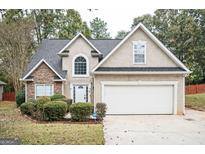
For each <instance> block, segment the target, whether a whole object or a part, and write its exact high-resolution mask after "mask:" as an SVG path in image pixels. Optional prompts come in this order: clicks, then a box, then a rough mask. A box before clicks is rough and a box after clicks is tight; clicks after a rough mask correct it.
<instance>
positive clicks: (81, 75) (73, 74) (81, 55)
mask: <svg viewBox="0 0 205 154" xmlns="http://www.w3.org/2000/svg"><path fill="white" fill-rule="evenodd" d="M78 57H83V58H85V60H86V74H75V60H76V58H78ZM72 76H73V77H88V76H89V61H88V58H87V56H85V55H83V54H78V55H76V56H75V57H74V58H73V62H72Z"/></svg>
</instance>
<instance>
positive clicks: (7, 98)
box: [3, 92, 16, 101]
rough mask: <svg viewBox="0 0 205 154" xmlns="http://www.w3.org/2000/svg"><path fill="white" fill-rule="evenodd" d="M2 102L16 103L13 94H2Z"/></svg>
mask: <svg viewBox="0 0 205 154" xmlns="http://www.w3.org/2000/svg"><path fill="white" fill-rule="evenodd" d="M3 101H16V94H15V92H4V93H3Z"/></svg>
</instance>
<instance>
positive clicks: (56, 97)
mask: <svg viewBox="0 0 205 154" xmlns="http://www.w3.org/2000/svg"><path fill="white" fill-rule="evenodd" d="M50 98H51V101H55V100H63V99H65V96H64V95H61V94H54V95H53V96H51V97H50Z"/></svg>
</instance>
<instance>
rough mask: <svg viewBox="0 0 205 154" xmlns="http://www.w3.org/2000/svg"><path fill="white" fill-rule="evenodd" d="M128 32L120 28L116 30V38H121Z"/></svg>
mask: <svg viewBox="0 0 205 154" xmlns="http://www.w3.org/2000/svg"><path fill="white" fill-rule="evenodd" d="M128 33H129V32H127V31H125V30H121V31H118V32H117V35H116V36H115V38H116V39H123V38H124V37H125V36H126V35H127V34H128Z"/></svg>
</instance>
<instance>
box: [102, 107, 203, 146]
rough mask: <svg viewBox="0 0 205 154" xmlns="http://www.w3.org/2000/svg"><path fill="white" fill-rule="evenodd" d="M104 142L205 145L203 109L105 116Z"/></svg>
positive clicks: (115, 143)
mask: <svg viewBox="0 0 205 154" xmlns="http://www.w3.org/2000/svg"><path fill="white" fill-rule="evenodd" d="M104 134H105V144H114V145H118V144H125V145H127V144H205V112H200V111H195V110H190V109H187V110H186V115H185V116H183V115H181V116H180V115H132V116H131V115H127V116H119V115H117V116H107V117H105V120H104Z"/></svg>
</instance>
